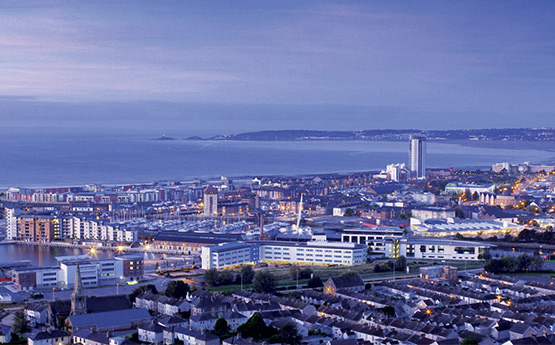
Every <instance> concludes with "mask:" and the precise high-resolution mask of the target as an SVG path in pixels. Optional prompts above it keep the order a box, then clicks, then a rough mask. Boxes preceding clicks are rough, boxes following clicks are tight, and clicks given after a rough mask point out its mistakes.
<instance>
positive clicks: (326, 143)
mask: <svg viewBox="0 0 555 345" xmlns="http://www.w3.org/2000/svg"><path fill="white" fill-rule="evenodd" d="M143 141H148V142H153V141H152V140H148V139H147V140H143ZM186 142H187V141H179V140H172V141H157V144H156V145H154V146H153V147H152V149H153V150H154V149H155V150H168V149H171V150H172V152H175V153H176V154H177V153H182V152H183V150H188V149H189V146H188V145H185V146H183V145H181V143H186ZM188 142H189V143H192V144H193V147H195V148H196V151H195V152H197V153H195V154H196V155H199V154H201V153H202V154H203V155H206V154H209V155H214V157H215V158H214V159H216V160H217V159H222V157H224V158H223V159H227V158H225V157H229V154H232V155H235V156H239V155H240V154H242V153H249V152H251V151H252V152H255V153H256V155H258V158H260V157H261V155H262V153H261V152H262V151H264V150H266V149H268V150H273V151H270V152H273V153H274V154H277V155H278V156H279V157H278V159H277V160H276V161H277V162H280V159H281V161H283V162H288V160H289V159H290V158H292V159H296V162H297V164H291V163H287V164H285V165H284V164H282V165H279V166H278V165H276V164H274V165H276V169H275V172H273V169H270V168H264V169H259V171H257V170H256V169H254V170H252V171H251V168H252V167H249V166H248V165H246V166H244V167H243V166H242V163H240V162H238V161H236V163H233V164H234V165H233V167H232V168H230V169H224V168H221V167H218V166H208V167H207V168H206V169H194V170H191V171H189V170H182V173H183V175H182V176H179V175H176V171H167V175H163V174H162V173H161V172H153V173H152V174H142V175H151V176H152V177H149V176H133V174H131V176H129V177H125V176H118V175H122V174H118V175H114V174H109V173H108V174H106V173H98V174H97V173H93V174H91V175H92V176H91V177H90V179H89V178H87V177H85V176H83V177H82V179H83V181H79V180H80V179H81V178H79V179H75V178H74V179H72V181H68V183H64V182H63V176H59V178H57V179H51V180H53V182H52V183H49V182H47V181H40V180H44V179H43V178H36V177H35V176H30V177H29V178H28V179H26V180H27V181H24V182H19V183H18V182H16V181H15V180H14V181H13V183H12V182H10V179H9V178H8V179H6V180H4V183H3V185H0V191H6V190H7V189H9V188H11V187H22V188H69V187H82V186H85V185H102V186H122V185H131V184H154V183H164V182H184V183H189V182H193V181H194V180H195V179H202V180H206V181H208V182H211V181H218V180H219V179H220V177H221V176H227V177H229V178H231V179H235V180H241V179H244V180H248V179H250V178H253V177H274V176H276V177H279V176H283V177H295V176H316V175H324V174H345V173H350V172H357V173H360V172H377V171H380V170H381V169H384V168H385V164H386V161H387V159H386V158H384V156H385V155H384V153H386V152H391V153H392V154H394V155H396V156H397V159H399V158H401V160H399V161H402V159H404V158H405V156H404V155H403V153H402V152H401V146H402V148H404V147H405V146H404V145H403V143H404V142H403V141H393V140H389V141H388V140H319V139H318V140H316V139H314V140H296V141H279V142H275V141H274V142H270V141H255V140H229V141H226V140H197V141H195V140H191V141H188ZM249 142H250V143H249ZM226 143H230V145H227V144H226ZM231 143H233V144H231ZM241 143H243V144H241ZM259 143H264V144H259ZM276 143H277V144H276ZM351 143H352V145H351ZM428 143H429V144H428V155H429V156H431V155H436V156H440V155H443V156H445V157H448V155H450V154H451V153H454V154H462V153H463V154H464V152H465V151H466V148H469V150H470V149H473V150H474V151H469V152H475V151H476V150H480V149H485V150H484V151H486V150H491V152H490V153H489V155H490V156H491V157H495V155H496V154H497V153H499V158H498V160H497V159H496V158H486V159H481V160H480V159H478V161H476V162H473V160H472V159H471V158H469V157H470V156H471V155H473V154H474V153H467V154H466V155H467V156H469V157H466V158H467V159H464V160H461V161H459V162H458V163H453V162H451V164H450V163H449V162H446V163H445V164H443V165H441V166H440V165H439V164H437V163H438V161H439V158H437V159H436V164H429V168H430V169H441V168H455V169H489V168H490V167H491V164H494V163H499V162H504V161H508V162H509V163H512V164H515V163H523V162H525V161H531V162H532V163H534V164H553V163H554V162H555V148H551V147H549V146H551V145H548V144H549V143H551V142H543V141H523V142H520V141H485V140H484V141H479V140H476V141H473V140H430V141H429V142H428ZM206 144H208V146H209V147H210V148H211V151H208V149H207V148H205V147H204V146H205V145H206ZM211 144H221V145H219V146H218V145H215V148H214V146H212V145H211ZM390 144H391V145H392V147H393V146H394V147H395V148H394V149H391V150H389V145H390ZM393 144H394V145H393ZM283 145H285V146H286V148H282V147H283ZM373 146H376V147H378V149H376V150H375V151H373V150H374V149H373V148H372V147H373ZM369 147H370V149H369ZM455 147H457V148H455ZM204 150H207V153H204ZM297 150H302V152H303V153H301V154H296V156H295V155H294V153H295V152H298V151H297ZM326 150H332V151H333V154H334V155H335V157H340V156H341V155H343V157H352V160H351V161H352V162H361V161H362V160H364V161H367V162H369V163H365V164H360V163H354V164H351V165H350V164H349V163H348V162H347V160H345V161H344V162H343V163H342V164H338V163H333V164H331V163H330V164H324V163H323V162H324V159H325V158H324V157H325V156H326V155H325V154H324V152H327V151H326ZM496 150H504V151H505V152H502V151H498V152H496ZM527 150H528V151H530V153H531V155H530V157H528V154H527V153H525V152H524V151H527ZM434 151H435V152H434ZM509 151H513V152H517V151H518V152H520V153H519V154H514V155H513V156H512V157H509V156H508V155H506V152H509ZM532 151H535V152H532ZM153 152H154V151H153ZM158 152H163V151H158ZM289 152H291V155H290V154H289ZM478 154H479V153H478ZM300 155H305V157H309V156H310V155H314V156H318V157H319V158H315V159H314V162H316V163H318V164H316V165H310V164H309V165H306V164H303V163H300V160H299V157H300ZM375 155H376V156H377V157H379V158H376V162H374V161H373V159H374V157H375ZM380 155H381V156H380ZM503 155H505V156H507V157H502V156H503ZM485 156H486V155H484V157H485ZM195 158H196V156H195V155H191V156H190V157H187V159H195ZM478 158H480V157H478ZM369 159H370V160H369ZM490 161H491V162H490ZM392 162H393V161H390V162H389V163H392ZM429 162H430V163H431V161H429ZM228 163H229V161H228ZM380 163H383V166H382V165H381V164H380ZM201 164H206V163H205V162H201ZM387 164H388V163H387ZM251 165H252V164H251ZM265 166H267V165H265ZM364 166H366V167H364ZM284 167H286V168H284ZM307 167H310V169H314V170H312V171H310V170H309V168H307ZM328 169H329V170H328ZM202 170H205V171H202ZM219 170H221V171H219ZM195 172H196V173H195ZM67 173H68V174H71V173H72V172H71V171H68V172H67ZM112 175H114V176H112ZM71 176H81V175H79V174H78V173H77V172H75V174H73V175H71ZM39 177H40V176H39Z"/></svg>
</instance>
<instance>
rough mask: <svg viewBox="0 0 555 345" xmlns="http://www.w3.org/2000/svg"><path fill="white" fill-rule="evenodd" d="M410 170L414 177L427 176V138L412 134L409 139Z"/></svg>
mask: <svg viewBox="0 0 555 345" xmlns="http://www.w3.org/2000/svg"><path fill="white" fill-rule="evenodd" d="M409 170H410V173H411V177H413V178H419V179H420V178H426V138H425V137H422V136H411V137H410V140H409Z"/></svg>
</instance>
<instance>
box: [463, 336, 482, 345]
mask: <svg viewBox="0 0 555 345" xmlns="http://www.w3.org/2000/svg"><path fill="white" fill-rule="evenodd" d="M478 344H479V342H478V340H477V339H476V338H472V337H466V338H464V339H463V340H462V341H461V345H478Z"/></svg>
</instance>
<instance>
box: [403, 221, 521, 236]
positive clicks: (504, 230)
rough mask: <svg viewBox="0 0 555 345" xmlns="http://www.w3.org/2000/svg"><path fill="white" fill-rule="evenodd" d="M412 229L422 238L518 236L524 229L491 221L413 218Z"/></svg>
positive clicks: (519, 226) (516, 225) (512, 224)
mask: <svg viewBox="0 0 555 345" xmlns="http://www.w3.org/2000/svg"><path fill="white" fill-rule="evenodd" d="M410 229H411V230H412V231H413V233H414V235H416V236H422V237H447V236H456V235H457V234H460V235H463V236H472V237H476V236H488V237H489V236H493V235H505V234H509V233H512V234H516V233H518V232H520V231H521V230H522V229H523V227H522V226H521V225H518V224H514V223H509V222H500V221H496V220H489V219H459V218H442V219H427V220H421V219H418V218H411V220H410Z"/></svg>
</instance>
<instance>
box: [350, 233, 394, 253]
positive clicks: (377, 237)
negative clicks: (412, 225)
mask: <svg viewBox="0 0 555 345" xmlns="http://www.w3.org/2000/svg"><path fill="white" fill-rule="evenodd" d="M403 236H404V231H403V229H399V228H393V227H379V228H369V229H345V230H343V232H342V233H341V242H351V243H359V244H366V245H367V246H368V248H370V249H371V250H372V252H374V253H383V252H384V251H385V245H384V240H385V239H388V238H402V237H403Z"/></svg>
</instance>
